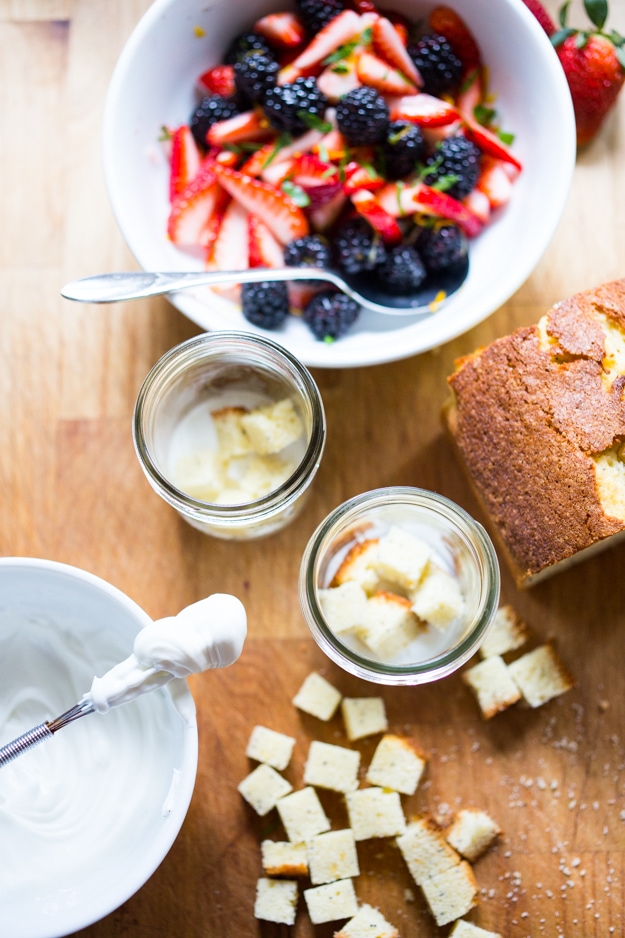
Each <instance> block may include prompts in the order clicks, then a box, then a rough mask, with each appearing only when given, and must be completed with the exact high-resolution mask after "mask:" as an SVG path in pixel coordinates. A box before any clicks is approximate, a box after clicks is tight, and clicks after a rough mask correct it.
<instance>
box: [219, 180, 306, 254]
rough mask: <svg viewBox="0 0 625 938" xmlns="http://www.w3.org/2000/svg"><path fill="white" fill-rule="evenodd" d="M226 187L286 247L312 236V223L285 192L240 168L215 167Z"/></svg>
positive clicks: (222, 183) (221, 182)
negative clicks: (260, 219) (310, 233)
mask: <svg viewBox="0 0 625 938" xmlns="http://www.w3.org/2000/svg"><path fill="white" fill-rule="evenodd" d="M215 172H216V173H217V177H218V179H219V182H220V184H221V185H222V186H223V188H224V189H225V190H226V191H227V192H229V193H230V195H231V196H232V198H233V199H236V200H237V202H239V203H240V204H241V205H242V206H243V207H244V208H245V209H247V211H248V212H252V213H253V214H254V215H259V216H260V217H261V218H262V219H263V221H265V222H266V223H267V225H268V226H269V227H270V228H271V230H272V232H273V233H274V235H275V236H276V238H277V239H278V241H280V242H281V243H282V244H288V243H289V241H293V240H294V239H295V238H303V237H304V235H307V234H308V221H307V219H306V216H305V215H304V213H303V211H302V210H301V208H299V207H298V206H297V205H295V203H294V202H293V201H292V200H291V199H290V198H289V197H288V196H287V195H286V194H285V193H284V192H283V191H282V190H281V189H276V188H275V187H274V186H271V185H269V184H268V183H266V182H262V181H261V180H260V179H255V178H254V177H253V176H246V175H245V174H244V173H240V172H238V171H237V170H236V169H230V168H229V167H227V166H220V165H219V164H216V165H215Z"/></svg>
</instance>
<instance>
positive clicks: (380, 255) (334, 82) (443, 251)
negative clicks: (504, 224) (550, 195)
mask: <svg viewBox="0 0 625 938" xmlns="http://www.w3.org/2000/svg"><path fill="white" fill-rule="evenodd" d="M296 10H297V12H279V13H270V14H268V15H267V16H264V17H262V18H261V19H259V20H258V21H257V22H255V23H253V24H252V25H251V27H250V30H249V31H248V32H245V33H243V34H241V35H238V36H236V37H234V38H233V40H232V42H231V44H230V46H229V48H228V49H226V50H225V51H224V57H223V62H222V63H220V64H218V65H215V66H213V67H212V68H208V69H207V71H205V72H204V73H203V74H202V75H199V76H198V79H197V92H198V104H197V107H196V108H195V109H194V111H193V113H192V114H191V115H190V116H189V120H188V123H186V124H182V125H181V126H179V127H174V128H165V134H164V137H165V141H166V145H167V148H168V154H169V161H170V179H169V194H170V202H171V207H170V213H169V218H168V228H167V234H168V237H169V238H170V239H171V241H172V242H173V243H174V244H175V245H176V246H177V247H179V248H181V249H183V250H193V251H195V252H197V251H198V250H199V251H201V254H202V257H203V258H204V259H205V263H206V266H207V268H208V269H220V270H242V269H247V268H249V267H267V268H271V267H284V266H285V265H286V266H297V267H301V266H310V267H316V268H328V267H334V268H336V269H338V270H339V271H342V272H343V273H344V274H346V275H354V274H363V273H366V275H367V276H369V277H373V278H376V279H377V280H379V281H380V282H381V284H382V285H383V286H384V289H386V290H387V291H390V292H392V293H394V294H397V295H401V296H410V295H414V294H415V293H416V292H417V291H418V290H419V288H421V287H422V285H424V284H426V283H428V282H429V283H434V284H436V283H437V279H438V278H440V277H441V276H442V275H444V274H445V273H449V272H450V271H453V270H454V268H456V269H457V268H458V267H459V265H462V264H466V255H467V250H468V247H467V244H468V242H469V241H470V240H471V239H472V238H475V237H477V236H479V234H480V232H481V230H482V229H483V228H484V226H485V225H487V224H488V223H489V221H490V220H491V218H492V217H493V213H496V212H497V210H498V209H500V208H501V207H502V206H504V205H505V204H506V202H507V201H508V200H509V198H510V196H511V192H512V187H513V183H514V180H515V179H516V177H517V176H518V174H519V173H520V171H521V168H522V167H521V164H520V162H519V160H518V158H517V157H516V155H515V153H514V148H513V146H512V138H511V136H510V135H509V134H505V133H503V132H502V130H501V127H500V125H499V118H498V115H497V113H496V111H495V109H494V107H493V103H492V98H491V96H490V95H489V94H488V91H487V88H486V70H485V66H484V63H483V62H482V59H481V55H480V50H479V46H478V43H477V42H476V40H475V38H474V37H473V36H472V34H471V33H470V31H469V29H468V28H467V26H466V24H465V23H464V21H463V20H462V19H461V18H460V17H459V15H458V14H457V13H455V12H454V11H453V10H451V9H450V8H448V7H445V6H439V7H436V8H435V9H433V10H432V11H431V13H430V14H429V16H428V18H427V20H426V21H420V22H419V23H417V22H411V21H409V20H408V19H406V18H405V17H404V16H403V15H401V14H399V13H394V12H391V11H384V10H378V9H377V8H376V7H375V6H374V4H373V3H371V2H370V0H351V3H349V5H348V3H347V2H346V3H344V2H343V0H330V2H328V0H297V3H296ZM214 289H215V290H216V291H218V292H220V293H221V294H223V295H225V296H227V297H228V298H229V299H231V300H233V301H234V302H236V303H238V304H240V306H241V309H242V312H243V315H244V316H245V318H246V319H247V320H248V321H249V322H251V323H253V324H254V325H256V326H259V327H261V328H264V329H278V328H280V327H281V326H282V325H283V324H284V322H285V320H286V319H287V316H289V315H290V314H295V315H300V316H301V317H302V318H303V320H304V321H305V322H306V323H307V325H308V326H309V327H310V329H311V330H312V333H313V334H314V336H315V337H316V338H317V339H319V340H322V341H333V340H335V339H338V338H339V337H340V336H341V335H343V334H344V333H345V332H346V331H347V330H348V329H349V327H350V326H351V325H352V324H353V323H354V322H355V321H356V319H357V317H358V314H359V311H360V310H359V306H358V304H357V303H355V302H354V300H352V299H350V298H349V297H347V296H346V295H345V294H343V293H341V292H340V291H338V290H337V289H336V288H334V287H332V288H331V287H330V285H329V284H328V285H326V284H324V283H323V281H312V280H311V281H298V282H293V283H289V284H286V283H283V282H272V281H270V280H268V281H266V282H262V283H253V284H243V285H233V286H227V287H215V288H214ZM439 299H444V294H443V295H441V296H439Z"/></svg>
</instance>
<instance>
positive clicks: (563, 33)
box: [549, 28, 577, 49]
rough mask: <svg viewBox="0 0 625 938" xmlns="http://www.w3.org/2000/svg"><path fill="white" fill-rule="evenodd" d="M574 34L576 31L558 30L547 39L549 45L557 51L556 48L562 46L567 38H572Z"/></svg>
mask: <svg viewBox="0 0 625 938" xmlns="http://www.w3.org/2000/svg"><path fill="white" fill-rule="evenodd" d="M576 32H577V30H576V29H568V28H566V29H558V30H557V31H556V32H555V33H553V35H552V36H550V37H549V38H550V39H551V45H552V46H554V47H555V48H556V49H557V48H558V46H561V45H562V43H563V42H564V40H565V39H568V38H569V36H574V35H575V33H576Z"/></svg>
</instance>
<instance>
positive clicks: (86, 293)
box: [61, 267, 343, 303]
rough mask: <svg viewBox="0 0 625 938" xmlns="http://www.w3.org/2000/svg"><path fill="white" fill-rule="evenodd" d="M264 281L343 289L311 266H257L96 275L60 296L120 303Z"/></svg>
mask: <svg viewBox="0 0 625 938" xmlns="http://www.w3.org/2000/svg"><path fill="white" fill-rule="evenodd" d="M265 280H325V281H328V282H330V283H333V284H335V286H338V287H343V284H342V282H341V280H340V279H339V278H338V277H336V276H335V275H334V274H333V273H332V271H328V270H320V269H316V268H310V267H272V268H265V267H254V268H251V269H249V270H208V271H207V270H199V271H197V272H183V273H179V272H175V271H173V272H171V273H162V272H161V273H151V272H149V271H128V272H120V273H108V274H96V275H95V276H93V277H84V278H83V279H81V280H72V281H71V283H67V284H65V286H64V287H63V289H62V290H61V296H64V297H65V298H66V299H67V300H76V301H77V302H79V303H118V302H120V301H122V300H138V299H142V298H144V297H148V296H158V295H159V294H161V293H171V292H173V291H175V290H187V289H190V288H191V287H205V286H211V285H213V284H218V283H259V282H262V281H265Z"/></svg>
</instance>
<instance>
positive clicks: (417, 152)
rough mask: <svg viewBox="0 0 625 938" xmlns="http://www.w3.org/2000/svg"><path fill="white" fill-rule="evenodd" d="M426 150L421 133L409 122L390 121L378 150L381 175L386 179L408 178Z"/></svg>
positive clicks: (419, 129) (418, 128)
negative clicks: (380, 160)
mask: <svg viewBox="0 0 625 938" xmlns="http://www.w3.org/2000/svg"><path fill="white" fill-rule="evenodd" d="M426 150H427V144H426V142H425V137H424V136H423V131H422V130H421V128H420V127H417V125H416V124H412V123H410V122H409V121H391V123H390V124H389V125H388V129H387V131H386V140H385V141H384V143H383V144H382V146H381V148H380V155H381V158H382V163H383V164H384V166H383V173H382V174H383V175H384V176H386V178H387V179H402V178H403V177H404V176H409V175H410V173H413V172H414V171H415V169H416V166H417V163H419V162H421V161H422V160H423V159H424V157H425V153H426Z"/></svg>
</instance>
